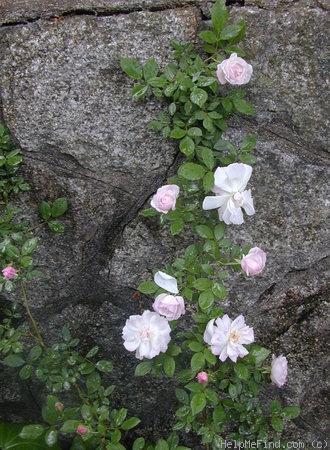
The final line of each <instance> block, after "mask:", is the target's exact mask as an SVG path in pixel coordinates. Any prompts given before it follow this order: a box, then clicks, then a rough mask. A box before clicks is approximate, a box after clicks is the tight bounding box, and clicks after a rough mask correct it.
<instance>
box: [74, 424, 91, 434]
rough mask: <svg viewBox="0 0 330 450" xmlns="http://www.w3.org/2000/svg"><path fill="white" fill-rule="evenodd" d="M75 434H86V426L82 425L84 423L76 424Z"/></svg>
mask: <svg viewBox="0 0 330 450" xmlns="http://www.w3.org/2000/svg"><path fill="white" fill-rule="evenodd" d="M76 432H77V434H79V435H80V436H82V435H83V434H86V433H87V432H88V430H87V428H86V427H84V425H78V426H77V429H76Z"/></svg>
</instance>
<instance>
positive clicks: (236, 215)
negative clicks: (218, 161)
mask: <svg viewBox="0 0 330 450" xmlns="http://www.w3.org/2000/svg"><path fill="white" fill-rule="evenodd" d="M251 174H252V167H251V166H249V165H248V164H243V163H233V164H229V166H227V167H218V168H217V169H216V171H215V172H214V188H213V189H212V191H213V192H214V193H215V195H214V196H208V197H205V199H204V201H203V209H204V210H209V209H218V214H219V219H220V220H223V221H224V222H225V223H226V224H227V225H230V224H234V225H241V224H242V223H243V222H244V218H243V212H242V208H243V209H244V210H245V212H246V214H247V215H248V216H252V215H253V214H254V213H255V210H254V206H253V199H252V196H251V190H250V189H249V190H248V191H246V190H245V188H246V185H247V183H248V181H249V179H250V177H251Z"/></svg>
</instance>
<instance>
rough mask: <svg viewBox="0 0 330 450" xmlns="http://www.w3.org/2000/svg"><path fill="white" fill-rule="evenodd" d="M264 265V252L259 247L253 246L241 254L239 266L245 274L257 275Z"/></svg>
mask: <svg viewBox="0 0 330 450" xmlns="http://www.w3.org/2000/svg"><path fill="white" fill-rule="evenodd" d="M265 265H266V253H265V252H264V251H263V250H261V248H259V247H253V248H251V250H250V251H249V253H248V254H247V255H243V258H242V260H241V267H242V269H243V270H244V272H246V275H248V276H250V275H259V273H261V272H262V271H263V270H264V268H265Z"/></svg>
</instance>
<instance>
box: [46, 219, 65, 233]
mask: <svg viewBox="0 0 330 450" xmlns="http://www.w3.org/2000/svg"><path fill="white" fill-rule="evenodd" d="M48 227H49V229H50V230H51V231H53V233H64V224H63V223H62V222H60V221H59V220H52V221H50V222H48Z"/></svg>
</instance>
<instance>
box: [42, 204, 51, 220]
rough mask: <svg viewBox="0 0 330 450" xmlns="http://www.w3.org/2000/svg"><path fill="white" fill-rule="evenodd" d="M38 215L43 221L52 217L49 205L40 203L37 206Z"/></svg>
mask: <svg viewBox="0 0 330 450" xmlns="http://www.w3.org/2000/svg"><path fill="white" fill-rule="evenodd" d="M39 214H40V216H41V217H42V218H43V219H44V220H46V221H47V220H48V219H50V217H51V215H52V210H51V207H50V205H49V203H47V202H45V201H42V202H41V203H40V205H39Z"/></svg>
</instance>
